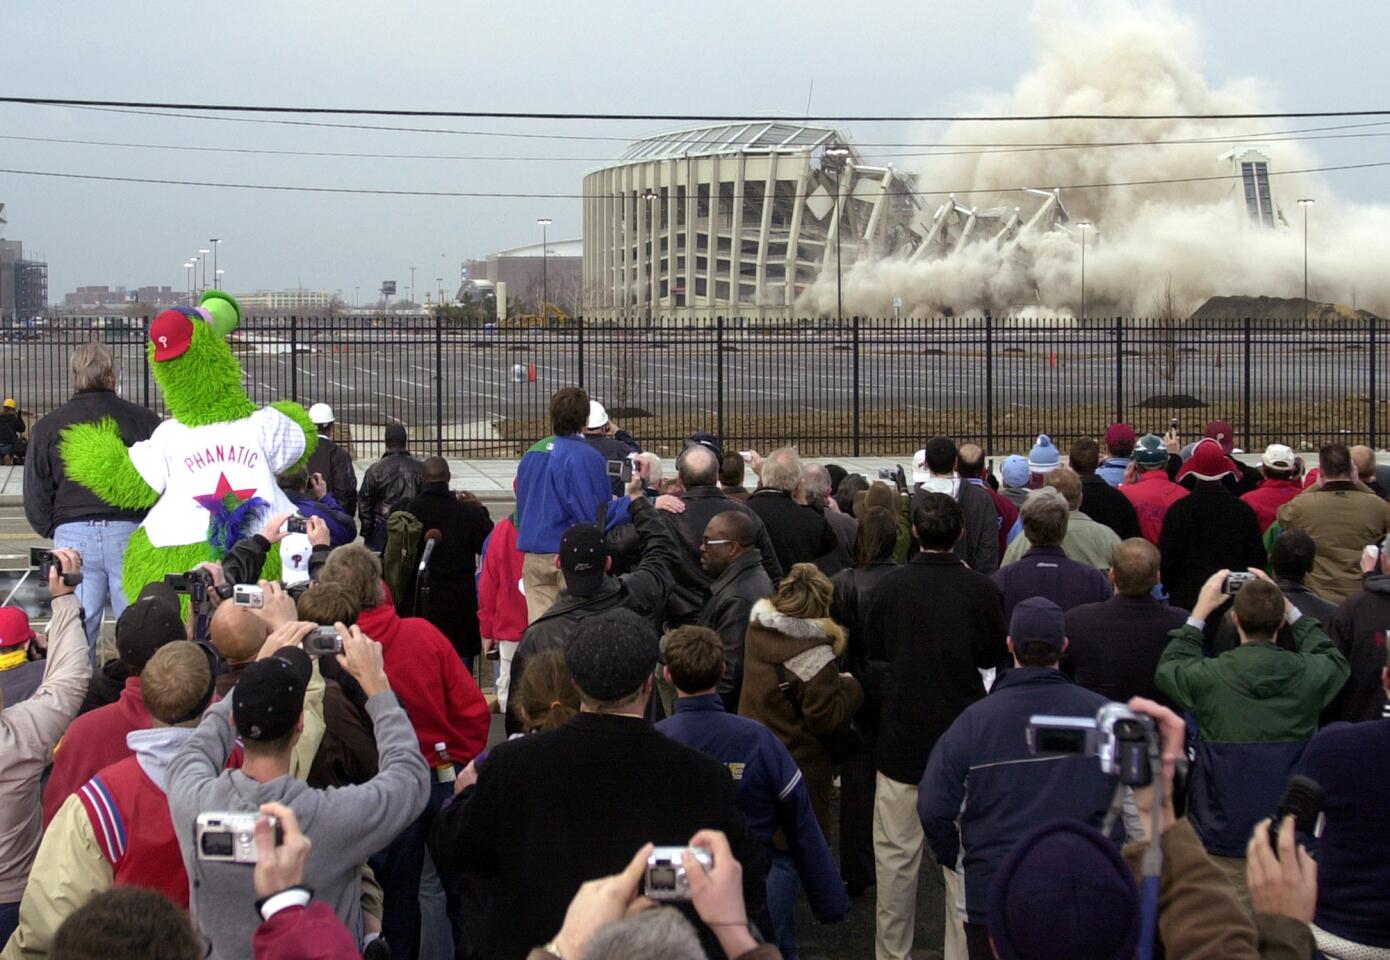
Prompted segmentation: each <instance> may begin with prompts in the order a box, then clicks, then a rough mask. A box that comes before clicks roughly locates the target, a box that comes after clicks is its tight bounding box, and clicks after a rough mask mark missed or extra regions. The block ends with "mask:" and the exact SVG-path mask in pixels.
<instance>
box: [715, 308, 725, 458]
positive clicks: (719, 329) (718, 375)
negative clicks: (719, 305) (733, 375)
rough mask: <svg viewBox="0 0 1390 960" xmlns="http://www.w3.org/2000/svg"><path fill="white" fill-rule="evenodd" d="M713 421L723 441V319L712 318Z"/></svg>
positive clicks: (718, 317) (721, 317) (720, 317)
mask: <svg viewBox="0 0 1390 960" xmlns="http://www.w3.org/2000/svg"><path fill="white" fill-rule="evenodd" d="M714 419H715V430H716V435H717V436H718V437H719V439H720V441H721V442H722V441H723V440H724V317H723V316H722V315H720V316H717V317H715V318H714Z"/></svg>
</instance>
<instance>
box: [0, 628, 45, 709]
mask: <svg viewBox="0 0 1390 960" xmlns="http://www.w3.org/2000/svg"><path fill="white" fill-rule="evenodd" d="M44 642H45V641H44V639H43V638H42V637H40V636H39V635H38V634H37V633H35V632H34V628H33V627H31V626H29V614H27V613H25V612H24V608H23V607H17V606H6V607H0V709H4V708H5V707H7V706H9V705H11V704H15V703H19V702H20V701H21V700H25V699H28V697H29V695H30V694H31V693H33V692H34V691H35V690H37V689H38V688H39V684H41V683H43V674H44V667H45V664H44V662H43V660H44V654H45V652H46V651H45V650H44V648H43V646H42V644H43V643H44Z"/></svg>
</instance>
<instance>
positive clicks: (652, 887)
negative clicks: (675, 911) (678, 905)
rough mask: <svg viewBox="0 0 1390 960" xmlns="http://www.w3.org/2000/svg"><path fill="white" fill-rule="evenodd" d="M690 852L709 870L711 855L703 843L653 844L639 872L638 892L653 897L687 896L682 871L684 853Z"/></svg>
mask: <svg viewBox="0 0 1390 960" xmlns="http://www.w3.org/2000/svg"><path fill="white" fill-rule="evenodd" d="M686 853H689V854H692V855H693V856H694V857H695V859H696V860H698V861H699V862H700V866H701V867H703V868H704V870H705V872H706V873H709V871H710V868H711V867H713V866H714V855H713V854H712V853H710V852H709V851H708V850H706V849H705V848H704V847H656V848H654V849H653V850H652V852H651V853H650V854H649V855H648V856H647V872H646V873H645V874H643V876H642V892H643V893H644V894H646V895H647V896H648V897H650V898H651V899H653V900H665V901H672V900H689V899H690V878H689V877H688V876H686V873H685V859H684V856H683V855H684V854H686Z"/></svg>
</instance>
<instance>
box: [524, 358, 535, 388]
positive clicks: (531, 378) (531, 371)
mask: <svg viewBox="0 0 1390 960" xmlns="http://www.w3.org/2000/svg"><path fill="white" fill-rule="evenodd" d="M526 382H527V383H535V382H536V361H534V360H531V361H529V362H528V363H527V364H526Z"/></svg>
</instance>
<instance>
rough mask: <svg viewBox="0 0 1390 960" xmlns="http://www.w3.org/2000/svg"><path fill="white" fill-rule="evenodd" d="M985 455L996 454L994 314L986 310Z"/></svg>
mask: <svg viewBox="0 0 1390 960" xmlns="http://www.w3.org/2000/svg"><path fill="white" fill-rule="evenodd" d="M985 456H987V457H992V456H994V315H993V314H992V313H991V312H989V311H986V312H985Z"/></svg>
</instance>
